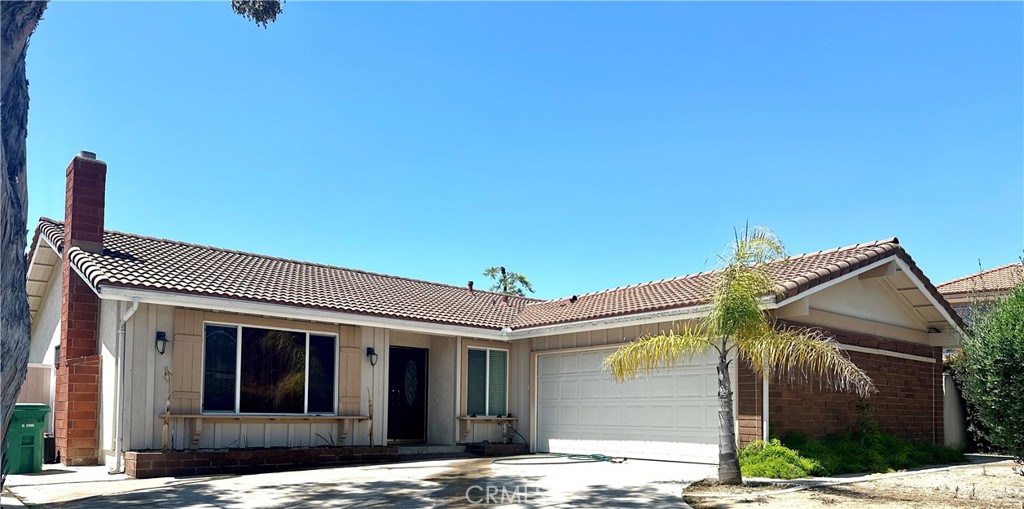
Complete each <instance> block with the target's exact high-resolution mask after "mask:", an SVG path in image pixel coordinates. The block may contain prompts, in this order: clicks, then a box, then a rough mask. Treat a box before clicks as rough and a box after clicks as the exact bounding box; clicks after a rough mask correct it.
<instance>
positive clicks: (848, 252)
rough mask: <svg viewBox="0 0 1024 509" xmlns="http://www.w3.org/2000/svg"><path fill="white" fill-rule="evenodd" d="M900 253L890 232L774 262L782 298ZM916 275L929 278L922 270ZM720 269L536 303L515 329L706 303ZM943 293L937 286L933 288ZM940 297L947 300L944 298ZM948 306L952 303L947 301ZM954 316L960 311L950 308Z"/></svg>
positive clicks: (529, 307)
mask: <svg viewBox="0 0 1024 509" xmlns="http://www.w3.org/2000/svg"><path fill="white" fill-rule="evenodd" d="M893 255H898V256H900V257H901V258H903V259H905V260H907V261H910V264H909V265H910V266H911V268H914V269H916V265H915V264H914V263H913V261H912V260H910V256H909V255H907V254H906V253H905V252H904V250H903V248H902V247H900V245H899V240H898V239H896V238H890V239H885V240H879V241H875V242H868V243H865V244H856V245H853V246H848V247H843V248H836V249H831V250H828V251H818V252H814V253H807V254H802V255H798V256H792V257H790V258H787V259H786V260H785V261H784V262H776V263H774V264H773V267H772V273H773V275H774V277H775V279H776V281H778V282H779V283H778V286H777V291H778V294H779V297H778V300H779V301H781V300H783V299H786V298H789V297H793V296H795V295H797V294H799V293H801V292H803V291H805V290H807V289H809V288H812V287H814V286H817V285H819V284H822V283H825V282H827V281H829V280H831V279H834V278H836V277H839V276H842V275H844V274H847V273H849V272H850V271H853V270H857V269H859V268H861V267H864V266H866V265H870V264H872V263H874V262H876V261H878V260H881V259H882V258H886V257H889V256H893ZM916 275H917V276H918V277H919V278H921V279H922V280H923V281H925V282H926V286H931V283H927V281H928V279H927V278H926V277H924V274H923V273H920V271H919V270H917V271H916ZM716 276H717V272H716V271H710V272H701V273H698V274H690V275H686V276H680V277H675V278H671V279H663V280H661V281H651V282H649V283H641V284H637V285H631V286H625V287H622V288H614V289H611V290H604V291H600V292H596V293H591V294H587V295H581V296H578V297H577V301H576V302H575V303H570V302H569V301H567V300H566V299H560V300H557V301H545V302H539V303H532V304H529V305H527V306H526V307H525V308H523V310H522V312H520V313H519V314H518V315H517V316H516V321H515V324H514V325H513V328H514V329H522V328H529V327H537V326H542V325H552V324H559V323H568V322H575V321H581V320H593V319H598V318H609V317H614V316H621V315H629V314H636V313H644V312H653V311H662V310H669V309H678V308H685V307H690V306H697V305H701V304H707V303H709V302H710V301H711V295H712V292H713V289H714V285H715V282H716V280H717V278H716ZM933 293H935V294H936V295H938V293H937V292H933ZM940 302H944V301H943V300H942V299H940ZM947 308H948V305H947ZM948 311H949V312H950V314H951V316H956V313H954V312H952V309H951V308H948Z"/></svg>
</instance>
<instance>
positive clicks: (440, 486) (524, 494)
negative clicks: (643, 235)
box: [7, 456, 715, 509]
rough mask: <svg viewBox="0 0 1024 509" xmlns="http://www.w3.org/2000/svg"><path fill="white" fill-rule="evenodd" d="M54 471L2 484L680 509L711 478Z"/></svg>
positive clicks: (693, 474)
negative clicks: (684, 494) (689, 488)
mask: <svg viewBox="0 0 1024 509" xmlns="http://www.w3.org/2000/svg"><path fill="white" fill-rule="evenodd" d="M48 466H49V465H48ZM55 467H57V468H50V469H47V470H44V472H42V473H40V474H33V475H12V476H9V477H8V481H7V484H8V488H9V489H10V491H11V492H12V493H13V494H14V495H16V496H17V497H18V498H19V499H21V501H22V502H24V503H25V504H26V505H27V506H29V507H32V506H42V507H47V506H50V505H57V504H59V505H60V507H66V508H71V509H92V508H97V509H99V508H104V509H106V508H117V507H132V506H145V507H147V509H150V508H151V509H157V508H172V507H173V508H178V507H195V508H235V507H238V508H243V507H245V508H249V507H261V508H277V507H476V506H480V505H487V506H490V507H541V506H543V507H599V506H604V507H646V506H651V505H655V506H665V505H671V506H676V507H685V504H684V503H683V501H682V498H681V496H680V492H681V490H682V487H683V486H684V485H685V484H686V483H688V482H692V481H696V480H699V479H703V478H705V477H708V476H714V474H715V468H714V467H713V466H709V465H694V464H687V463H668V462H656V461H638V460H629V461H627V462H626V463H622V464H616V463H609V462H580V461H571V460H569V459H567V458H555V457H548V456H522V457H517V458H506V459H503V460H499V461H497V462H494V461H492V460H491V459H457V460H436V461H415V462H407V463H392V464H386V465H370V466H356V467H340V468H324V469H318V470H304V471H291V472H277V473H270V474H255V475H243V476H214V477H183V478H170V477H168V478H160V479H144V480H135V479H126V478H124V477H123V476H109V475H107V474H106V471H105V470H104V468H103V467H84V468H83V467H79V468H67V467H61V466H60V465H55Z"/></svg>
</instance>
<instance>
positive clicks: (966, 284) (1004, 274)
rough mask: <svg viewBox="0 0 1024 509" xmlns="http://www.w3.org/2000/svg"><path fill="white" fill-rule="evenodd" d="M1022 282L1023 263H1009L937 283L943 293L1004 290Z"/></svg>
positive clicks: (1023, 275) (1023, 274)
mask: <svg viewBox="0 0 1024 509" xmlns="http://www.w3.org/2000/svg"><path fill="white" fill-rule="evenodd" d="M1022 282H1024V264H1022V263H1011V264H1008V265H1003V266H1002V267H996V268H994V269H989V270H986V271H983V272H979V273H977V274H971V275H969V276H964V277H960V278H956V279H953V280H951V281H946V282H945V283H941V284H939V285H938V289H939V291H940V292H942V294H943V295H952V294H956V293H970V292H1006V291H1009V290H1012V289H1013V288H1014V287H1016V286H1017V285H1019V284H1021V283H1022Z"/></svg>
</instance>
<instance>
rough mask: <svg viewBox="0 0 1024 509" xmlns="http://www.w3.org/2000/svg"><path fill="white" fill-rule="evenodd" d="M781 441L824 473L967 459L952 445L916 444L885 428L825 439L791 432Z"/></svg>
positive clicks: (902, 466) (896, 468) (898, 468)
mask: <svg viewBox="0 0 1024 509" xmlns="http://www.w3.org/2000/svg"><path fill="white" fill-rule="evenodd" d="M781 444H782V445H784V446H785V447H788V448H790V449H793V450H794V451H797V452H799V454H800V456H803V457H804V458H807V459H810V460H813V461H815V462H817V463H818V464H819V465H820V466H821V470H820V471H821V472H822V475H839V474H852V473H870V472H892V471H896V470H904V469H907V468H913V467H919V466H924V465H937V464H943V463H960V462H964V461H966V458H965V457H964V455H963V454H961V453H960V452H958V451H955V450H953V449H950V448H948V447H943V446H940V445H932V444H915V443H911V442H907V441H905V440H902V439H900V438H898V437H896V436H895V435H891V434H889V433H883V432H875V433H873V434H871V435H863V434H860V433H858V434H856V435H855V434H853V433H840V434H836V435H832V436H829V437H826V438H824V439H821V440H817V439H813V438H809V437H807V436H805V435H801V434H797V433H791V434H788V435H786V436H785V437H783V438H782V441H781Z"/></svg>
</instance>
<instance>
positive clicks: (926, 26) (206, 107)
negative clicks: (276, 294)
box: [28, 2, 1024, 298]
mask: <svg viewBox="0 0 1024 509" xmlns="http://www.w3.org/2000/svg"><path fill="white" fill-rule="evenodd" d="M1022 27H1024V9H1022V5H1021V4H1020V3H995V4H976V3H943V4H923V3H910V4H892V3H874V2H871V3H859V2H857V3H795V4H742V3H726V4H714V5H709V4H697V3H647V4H621V3H595V4H583V3H558V4H544V3H529V4H508V3H501V4H495V3H446V4H426V3H413V4H407V3H377V4H361V3H322V2H316V3H304V2H289V3H287V4H285V12H284V13H283V14H282V16H281V17H280V19H279V21H278V22H277V23H275V24H273V25H271V26H270V27H269V28H268V29H266V30H264V29H262V28H258V27H256V26H254V25H252V24H251V23H249V22H247V21H245V20H243V19H241V18H239V17H237V16H235V15H234V14H233V13H231V10H230V8H229V6H228V5H227V4H226V3H178V2H176V3H145V4H144V3H60V2H56V3H52V4H51V5H50V7H49V8H48V9H47V12H46V16H45V19H44V20H43V21H42V23H41V24H40V27H39V29H38V31H37V32H36V34H35V35H34V36H33V39H32V44H31V47H30V50H29V58H28V74H29V80H30V82H31V95H32V103H31V111H30V115H29V159H28V172H29V176H28V178H29V193H30V206H29V216H30V224H31V225H32V226H30V227H31V228H34V224H35V218H37V217H39V216H41V215H45V216H49V217H54V218H61V217H62V216H63V197H64V193H63V187H64V171H63V170H64V168H65V167H66V165H67V163H68V161H69V160H70V159H71V157H72V156H73V155H74V154H75V153H77V151H79V150H83V149H84V150H92V151H95V152H97V153H98V154H99V157H100V158H101V159H103V160H105V161H107V163H108V165H109V169H108V175H107V212H106V225H107V228H108V229H116V230H121V231H129V232H134V233H140V234H146V235H152V236H158V237H166V238H172V239H177V240H184V241H189V242H196V243H202V244H212V245H217V246H222V247H227V248H233V249H240V250H246V251H255V252H259V253H264V254H269V255H275V256H282V257H288V258H296V259H302V260H309V261H316V262H321V263H329V264H335V265H342V266H347V267H353V268H360V269H365V270H371V271H377V272H384V273H390V274H397V275H403V276H409V277H416V278H422V279H428V280H434V281H440V282H446V283H451V284H457V285H462V284H465V282H466V281H467V280H470V279H473V280H475V281H477V286H478V287H482V286H484V285H483V283H484V278H483V276H482V275H481V272H482V270H483V269H484V268H485V267H487V266H489V265H497V264H504V265H505V266H507V267H509V268H511V269H513V270H516V271H519V272H523V273H525V274H527V275H528V276H529V277H530V278H531V280H533V282H534V283H535V286H536V287H537V290H538V292H537V296H539V297H543V298H554V297H561V296H566V295H571V294H575V293H585V292H590V291H595V290H600V289H604V288H610V287H615V286H620V285H627V284H634V283H638V282H642V281H648V280H654V279H661V278H665V277H671V276H676V275H681V274H686V273H690V272H696V271H701V270H706V269H709V268H712V267H713V266H714V263H715V258H714V256H715V254H716V253H718V252H720V251H721V250H722V248H723V247H724V246H725V244H726V243H727V242H728V241H729V240H730V239H731V238H732V235H733V228H734V227H737V226H738V227H742V226H743V224H744V223H745V222H748V221H749V222H750V223H751V224H758V225H765V226H768V227H770V228H772V229H774V230H775V231H776V232H777V233H778V234H779V235H780V236H781V237H782V239H783V240H784V241H785V242H786V244H787V246H788V248H789V250H790V251H791V252H793V253H800V252H806V251H813V250H819V249H828V248H833V247H838V246H845V245H849V244H855V243H858V242H865V241H871V240H875V239H880V238H885V237H890V236H898V237H899V238H900V241H901V242H902V243H903V245H904V246H905V247H906V248H907V249H908V251H909V252H910V253H911V255H912V256H913V257H914V259H915V260H916V261H917V262H918V264H919V265H920V266H921V267H922V268H923V270H924V271H925V273H926V274H927V275H928V276H929V277H930V278H931V279H932V280H933V281H934V282H941V281H945V280H947V279H951V278H954V277H958V276H961V275H964V274H967V273H970V272H973V271H976V270H977V263H978V259H979V258H980V259H981V263H982V265H983V266H985V267H986V268H988V267H993V266H997V265H1001V264H1005V263H1009V262H1013V261H1016V260H1017V259H1018V257H1019V256H1020V255H1021V254H1022V252H1024V251H1022V248H1024V32H1022Z"/></svg>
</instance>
